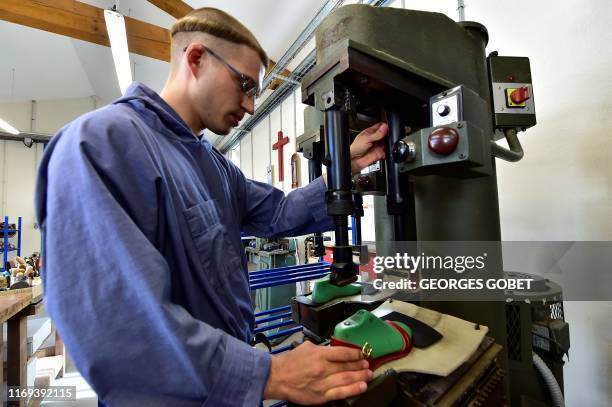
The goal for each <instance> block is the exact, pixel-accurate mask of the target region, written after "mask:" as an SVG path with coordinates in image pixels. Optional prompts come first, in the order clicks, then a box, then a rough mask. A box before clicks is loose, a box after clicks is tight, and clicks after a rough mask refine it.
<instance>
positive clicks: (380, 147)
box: [351, 123, 389, 175]
mask: <svg viewBox="0 0 612 407" xmlns="http://www.w3.org/2000/svg"><path fill="white" fill-rule="evenodd" d="M388 130H389V126H387V124H386V123H377V124H375V125H374V126H372V127H368V128H367V129H365V130H364V131H362V132H361V133H359V134H358V135H357V137H355V140H354V141H353V143H352V144H351V174H352V175H355V174H357V173H358V172H360V171H361V170H362V169H364V168H365V167H367V166H368V165H370V164H372V163H373V162H376V161H378V160H382V159H383V158H385V143H384V141H383V139H384V138H385V136H386V135H387V131H388Z"/></svg>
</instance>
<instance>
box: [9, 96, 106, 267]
mask: <svg viewBox="0 0 612 407" xmlns="http://www.w3.org/2000/svg"><path fill="white" fill-rule="evenodd" d="M101 103H102V102H101V101H100V100H97V99H92V98H76V99H62V100H45V101H35V102H34V103H32V101H7V102H1V103H0V117H2V118H3V119H4V120H6V121H7V122H9V123H10V124H11V125H13V126H14V127H16V128H17V129H19V130H21V131H25V132H34V133H42V134H54V133H55V132H57V130H59V128H61V127H62V126H64V125H65V124H66V123H68V122H69V121H71V120H72V119H74V118H76V117H78V116H80V115H81V114H83V113H85V112H87V111H89V110H92V109H93V108H94V106H97V105H99V104H101ZM42 153H43V145H42V144H38V143H35V144H34V145H33V146H32V148H27V147H26V146H24V145H23V143H21V142H19V141H0V215H2V216H3V217H4V216H6V215H8V216H9V217H10V219H9V222H11V223H13V222H15V223H16V222H17V217H18V216H21V217H22V219H23V220H22V222H23V223H22V230H23V232H22V243H21V245H22V251H21V254H22V255H24V256H29V255H31V254H32V253H33V252H39V251H40V233H39V231H38V229H37V228H36V227H35V223H36V214H35V212H34V186H35V180H36V172H37V169H38V163H39V162H40V158H41V157H42Z"/></svg>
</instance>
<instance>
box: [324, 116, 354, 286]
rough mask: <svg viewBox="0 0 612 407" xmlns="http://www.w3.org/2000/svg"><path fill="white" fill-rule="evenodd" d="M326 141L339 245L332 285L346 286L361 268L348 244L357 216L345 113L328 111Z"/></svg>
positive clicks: (331, 210)
mask: <svg viewBox="0 0 612 407" xmlns="http://www.w3.org/2000/svg"><path fill="white" fill-rule="evenodd" d="M325 140H326V145H327V154H328V155H327V157H333V160H329V159H326V161H327V162H326V164H327V185H328V188H329V190H328V192H327V213H328V215H330V216H333V218H334V231H335V237H336V245H335V246H334V261H333V263H332V266H331V274H330V281H331V282H332V284H336V285H346V284H350V283H352V282H354V281H355V280H357V265H356V264H354V263H353V252H352V247H351V246H350V245H349V240H348V218H347V216H349V215H351V214H353V212H354V204H353V195H352V193H351V153H350V139H349V132H348V117H347V113H346V112H345V111H342V110H341V109H340V108H339V107H337V106H332V107H330V108H329V109H327V110H326V111H325Z"/></svg>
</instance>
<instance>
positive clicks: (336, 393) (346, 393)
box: [325, 381, 368, 401]
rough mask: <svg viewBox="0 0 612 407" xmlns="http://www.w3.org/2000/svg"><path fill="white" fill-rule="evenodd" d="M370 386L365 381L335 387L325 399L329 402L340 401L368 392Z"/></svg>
mask: <svg viewBox="0 0 612 407" xmlns="http://www.w3.org/2000/svg"><path fill="white" fill-rule="evenodd" d="M367 388H368V385H367V383H366V382H365V381H363V382H357V383H353V384H349V385H348V386H342V387H334V388H332V389H329V390H328V391H327V392H326V393H325V398H326V399H327V400H328V401H331V400H340V399H345V398H347V397H353V396H357V395H359V394H361V393H363V392H364V391H366V390H367Z"/></svg>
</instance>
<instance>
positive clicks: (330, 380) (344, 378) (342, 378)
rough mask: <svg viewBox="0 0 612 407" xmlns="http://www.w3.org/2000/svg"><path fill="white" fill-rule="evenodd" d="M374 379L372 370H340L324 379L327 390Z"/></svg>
mask: <svg viewBox="0 0 612 407" xmlns="http://www.w3.org/2000/svg"><path fill="white" fill-rule="evenodd" d="M371 379H372V371H371V370H367V369H365V370H358V371H356V372H340V373H336V374H333V375H330V376H327V378H325V380H324V381H323V383H324V384H323V388H324V389H325V390H329V389H333V388H334V387H344V386H348V385H351V384H353V383H358V382H368V381H370V380H371Z"/></svg>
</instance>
